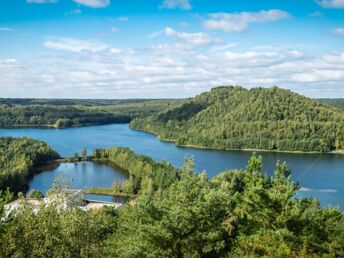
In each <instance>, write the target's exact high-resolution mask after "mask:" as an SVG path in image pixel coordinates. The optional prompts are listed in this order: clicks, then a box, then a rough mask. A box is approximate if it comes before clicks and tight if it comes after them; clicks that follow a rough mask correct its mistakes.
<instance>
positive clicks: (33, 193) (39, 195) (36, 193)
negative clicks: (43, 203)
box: [29, 189, 43, 199]
mask: <svg viewBox="0 0 344 258" xmlns="http://www.w3.org/2000/svg"><path fill="white" fill-rule="evenodd" d="M29 197H30V198H34V199H42V198H43V194H42V193H41V191H39V190H37V189H33V190H31V191H30V192H29Z"/></svg>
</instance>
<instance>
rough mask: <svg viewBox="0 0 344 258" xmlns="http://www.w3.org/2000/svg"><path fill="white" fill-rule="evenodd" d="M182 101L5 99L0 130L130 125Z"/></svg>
mask: <svg viewBox="0 0 344 258" xmlns="http://www.w3.org/2000/svg"><path fill="white" fill-rule="evenodd" d="M182 102H183V100H173V99H171V100H63V99H62V100H57V99H56V100H55V99H50V100H48V99H2V100H0V118H1V119H0V127H55V128H66V127H73V126H82V125H93V124H109V123H129V122H130V121H131V120H132V119H133V118H137V117H144V116H147V115H152V114H154V113H157V112H161V111H164V110H166V109H169V108H172V107H174V106H176V105H178V104H179V103H182Z"/></svg>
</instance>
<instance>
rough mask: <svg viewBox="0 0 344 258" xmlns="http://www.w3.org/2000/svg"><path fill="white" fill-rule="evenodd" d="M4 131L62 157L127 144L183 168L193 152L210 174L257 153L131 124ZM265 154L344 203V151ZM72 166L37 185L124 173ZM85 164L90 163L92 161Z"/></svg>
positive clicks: (327, 198) (306, 190)
mask: <svg viewBox="0 0 344 258" xmlns="http://www.w3.org/2000/svg"><path fill="white" fill-rule="evenodd" d="M2 136H13V137H23V136H28V137H31V138H33V139H38V140H43V141H46V142H48V143H49V144H50V145H51V146H52V147H53V148H54V149H55V150H57V151H58V152H59V153H60V154H61V155H62V156H70V155H72V154H73V153H75V152H80V149H81V148H83V147H86V148H87V149H88V152H89V153H91V152H92V150H93V149H94V148H107V147H112V146H122V147H129V148H131V149H133V150H134V151H135V152H137V153H140V154H144V155H148V156H150V157H152V158H154V159H156V160H166V161H168V162H170V163H171V164H173V165H175V166H179V167H180V166H181V165H182V163H183V160H184V158H185V157H186V156H193V157H194V159H195V162H196V168H197V170H198V171H206V172H207V173H208V175H209V177H212V176H214V175H217V174H218V173H220V172H222V171H224V170H226V169H234V168H244V167H245V166H246V163H247V160H248V159H249V157H250V156H251V154H252V153H251V152H245V151H221V150H206V149H193V148H183V147H177V146H175V145H174V144H173V143H167V142H162V141H159V140H158V139H157V138H156V137H155V136H154V135H152V134H148V133H145V132H140V131H135V130H131V129H130V128H129V127H128V125H127V124H112V125H102V126H90V127H81V128H68V129H33V128H29V129H0V137H2ZM259 154H260V155H262V156H263V157H264V170H265V171H266V173H267V174H268V175H271V174H272V173H273V170H274V167H275V164H276V162H277V160H281V161H286V162H287V163H288V165H289V167H290V168H291V169H292V178H293V179H294V180H297V181H298V182H300V184H301V186H302V188H301V190H300V192H299V193H298V196H307V197H316V198H319V199H320V201H321V204H322V205H327V204H331V205H335V206H340V208H342V209H343V208H344V155H340V154H299V153H298V154H296V153H275V152H260V153H259ZM70 166H71V165H67V167H66V168H64V167H61V168H58V171H57V172H53V173H51V172H52V171H50V172H49V171H47V173H45V172H44V173H43V174H39V175H36V176H35V178H34V180H37V181H35V182H37V185H39V184H45V183H44V182H43V181H41V183H39V182H40V181H39V180H38V179H39V178H37V177H45V176H46V177H53V176H52V175H54V173H56V175H58V174H59V173H61V171H60V169H61V170H63V171H66V173H67V174H68V175H73V173H74V182H75V183H76V184H79V185H80V186H83V185H87V186H94V187H106V186H107V187H110V186H111V185H112V183H113V181H114V179H116V178H117V177H120V176H121V175H120V174H118V171H110V173H104V174H106V175H109V174H110V176H108V177H107V176H105V177H106V178H107V180H104V181H102V180H101V179H100V178H99V174H98V173H97V171H98V168H94V167H93V169H92V168H90V169H89V170H88V168H87V169H86V173H84V174H82V173H81V172H80V168H79V167H75V169H73V167H70ZM77 166H79V165H77ZM80 166H82V164H81V165H80ZM85 167H89V164H88V165H85ZM59 171H60V172H59ZM92 171H93V172H92ZM49 173H50V174H49ZM80 173H81V174H80ZM85 174H87V175H85ZM122 176H123V174H122ZM36 178H37V179H36ZM49 180H50V179H49ZM35 184H36V183H35ZM37 185H35V186H37ZM47 187H49V186H47Z"/></svg>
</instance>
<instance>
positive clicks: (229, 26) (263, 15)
mask: <svg viewBox="0 0 344 258" xmlns="http://www.w3.org/2000/svg"><path fill="white" fill-rule="evenodd" d="M288 17H290V14H289V13H287V12H285V11H282V10H275V9H273V10H267V11H265V10H263V11H260V12H242V13H213V14H209V18H210V19H208V20H206V21H204V23H203V25H204V27H205V28H207V29H210V30H221V31H225V32H239V31H244V30H246V29H247V28H248V26H249V25H250V24H251V23H264V22H270V21H278V20H282V19H286V18H288Z"/></svg>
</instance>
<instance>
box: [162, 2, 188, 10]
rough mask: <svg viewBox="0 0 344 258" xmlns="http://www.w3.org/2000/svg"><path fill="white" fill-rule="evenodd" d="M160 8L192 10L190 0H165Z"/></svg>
mask: <svg viewBox="0 0 344 258" xmlns="http://www.w3.org/2000/svg"><path fill="white" fill-rule="evenodd" d="M160 8H166V9H176V8H179V9H182V10H190V9H191V4H190V0H164V2H163V3H162V4H161V5H160Z"/></svg>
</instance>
